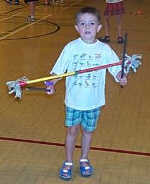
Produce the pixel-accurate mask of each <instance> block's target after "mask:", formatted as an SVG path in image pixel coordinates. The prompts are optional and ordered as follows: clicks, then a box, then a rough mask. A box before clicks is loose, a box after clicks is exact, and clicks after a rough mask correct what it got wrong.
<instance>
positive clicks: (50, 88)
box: [44, 81, 55, 95]
mask: <svg viewBox="0 0 150 184" xmlns="http://www.w3.org/2000/svg"><path fill="white" fill-rule="evenodd" d="M44 84H45V85H46V94H48V95H52V94H54V93H55V87H54V83H53V82H51V81H45V82H44Z"/></svg>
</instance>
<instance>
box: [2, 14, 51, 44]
mask: <svg viewBox="0 0 150 184" xmlns="http://www.w3.org/2000/svg"><path fill="white" fill-rule="evenodd" d="M50 16H51V14H49V15H47V16H45V17H43V18H42V19H39V20H37V21H35V22H32V23H30V24H27V25H26V26H23V27H21V28H18V29H17V30H16V31H13V32H11V33H9V34H7V35H5V36H3V37H1V38H0V41H1V40H4V39H6V38H7V37H9V36H12V35H14V34H15V33H18V32H20V31H22V30H24V29H26V28H27V27H30V26H32V25H34V24H36V23H38V22H40V21H42V20H44V19H47V18H48V17H50Z"/></svg>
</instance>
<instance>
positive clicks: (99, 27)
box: [97, 24, 102, 33]
mask: <svg viewBox="0 0 150 184" xmlns="http://www.w3.org/2000/svg"><path fill="white" fill-rule="evenodd" d="M101 29H102V24H99V25H98V28H97V33H98V32H99V31H100V30H101Z"/></svg>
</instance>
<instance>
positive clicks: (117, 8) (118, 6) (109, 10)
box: [104, 1, 125, 16]
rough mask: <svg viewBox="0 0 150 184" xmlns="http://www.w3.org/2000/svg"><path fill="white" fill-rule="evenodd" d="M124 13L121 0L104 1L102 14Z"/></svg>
mask: <svg viewBox="0 0 150 184" xmlns="http://www.w3.org/2000/svg"><path fill="white" fill-rule="evenodd" d="M124 13H125V9H124V4H123V1H121V2H118V3H106V7H105V11H104V16H110V15H111V16H112V15H122V14H124Z"/></svg>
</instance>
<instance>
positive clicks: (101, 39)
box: [98, 36, 110, 43]
mask: <svg viewBox="0 0 150 184" xmlns="http://www.w3.org/2000/svg"><path fill="white" fill-rule="evenodd" d="M98 40H99V41H101V42H104V43H108V42H110V36H105V37H104V38H98Z"/></svg>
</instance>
